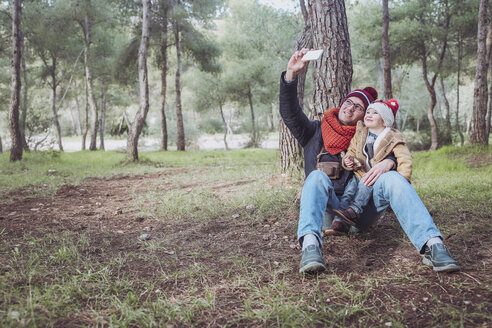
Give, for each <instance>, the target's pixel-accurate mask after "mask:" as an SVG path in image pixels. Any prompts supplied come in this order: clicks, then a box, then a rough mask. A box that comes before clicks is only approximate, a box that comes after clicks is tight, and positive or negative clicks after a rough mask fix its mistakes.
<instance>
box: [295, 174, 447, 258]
mask: <svg viewBox="0 0 492 328" xmlns="http://www.w3.org/2000/svg"><path fill="white" fill-rule="evenodd" d="M354 180H355V179H352V180H351V181H350V182H349V184H348V185H347V188H353V181H354ZM355 181H356V180H355ZM356 183H357V181H356V182H355V186H357V184H356ZM347 188H346V191H347ZM346 194H347V193H346ZM344 196H345V194H344ZM344 196H342V197H343V198H345V197H344ZM342 197H340V199H339V198H338V197H337V196H336V195H335V191H334V190H333V185H332V183H331V180H330V179H329V178H328V176H327V175H326V174H325V173H323V172H321V171H318V170H314V171H312V172H311V173H310V174H309V176H308V177H307V179H306V181H305V182H304V187H303V189H302V196H301V209H300V212H299V223H298V229H297V238H298V240H299V242H300V243H302V237H303V236H305V235H306V234H308V233H312V234H314V235H315V236H316V237H317V238H318V241H319V243H320V245H321V244H322V238H321V229H322V225H323V216H324V213H325V211H326V210H331V209H333V208H339V207H340V206H345V207H346V206H347V203H346V199H342ZM347 197H348V195H347ZM388 206H391V208H392V209H393V211H394V212H395V214H396V217H397V218H398V221H399V222H400V225H401V227H402V228H403V231H404V232H405V233H406V234H407V236H408V238H409V239H410V241H411V242H412V244H413V245H414V246H415V247H416V248H417V250H418V251H420V252H421V253H422V252H423V247H424V245H425V243H426V242H427V241H428V240H429V239H430V238H432V237H441V233H440V232H439V230H438V229H437V227H436V226H435V224H434V221H433V220H432V217H431V216H430V214H429V212H428V211H427V209H426V208H425V205H424V203H422V200H421V199H420V197H419V196H418V195H417V192H416V191H415V189H413V187H412V186H411V185H410V184H409V183H408V181H407V180H405V178H404V177H403V176H401V175H400V174H399V173H398V172H396V171H390V172H387V173H385V174H383V175H381V176H380V177H379V179H378V180H377V181H376V183H375V184H374V185H373V197H372V199H371V200H370V201H369V204H368V205H367V206H366V207H364V211H363V213H362V215H361V220H360V221H361V222H362V223H361V225H360V226H358V227H357V228H359V229H361V230H364V229H367V228H368V227H370V226H371V225H372V224H374V223H375V222H376V221H377V220H378V219H379V217H380V216H381V214H382V213H383V211H384V210H385V209H386V208H387V207H388Z"/></svg>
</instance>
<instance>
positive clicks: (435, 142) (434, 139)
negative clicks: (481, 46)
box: [420, 1, 451, 150]
mask: <svg viewBox="0 0 492 328" xmlns="http://www.w3.org/2000/svg"><path fill="white" fill-rule="evenodd" d="M445 6H446V17H445V23H444V24H445V26H444V29H445V33H446V34H445V35H444V40H443V45H442V47H441V52H440V54H439V58H438V60H437V67H436V68H435V72H434V76H433V77H432V79H431V80H430V81H429V77H428V75H427V56H428V55H429V54H428V53H427V49H426V46H425V43H424V40H422V41H421V46H420V51H421V57H420V58H421V61H422V73H423V78H424V82H425V86H426V88H427V91H429V95H430V97H431V103H430V105H429V109H428V111H427V118H428V119H429V124H430V127H431V147H430V150H436V149H438V148H439V130H438V127H437V124H436V120H435V118H434V108H435V106H436V102H437V101H436V89H435V85H436V80H437V77H438V75H439V73H440V72H441V67H442V63H443V61H444V56H445V54H446V49H447V45H448V32H449V22H450V20H451V14H450V12H449V8H448V2H447V1H445ZM420 24H421V25H424V23H423V19H422V17H421V18H420Z"/></svg>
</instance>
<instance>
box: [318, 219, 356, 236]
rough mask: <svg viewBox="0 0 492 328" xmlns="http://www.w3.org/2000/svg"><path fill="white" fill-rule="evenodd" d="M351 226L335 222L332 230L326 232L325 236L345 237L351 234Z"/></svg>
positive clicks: (331, 227)
mask: <svg viewBox="0 0 492 328" xmlns="http://www.w3.org/2000/svg"><path fill="white" fill-rule="evenodd" d="M349 230H350V226H348V225H346V224H345V223H343V222H341V221H333V223H332V224H331V226H330V228H328V229H327V230H325V232H324V235H325V236H345V235H347V234H348V233H349Z"/></svg>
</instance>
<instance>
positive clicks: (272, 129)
mask: <svg viewBox="0 0 492 328" xmlns="http://www.w3.org/2000/svg"><path fill="white" fill-rule="evenodd" d="M274 111H275V104H271V106H270V111H269V112H268V120H269V122H268V123H269V124H268V125H269V130H270V132H273V131H275V124H274V123H273V113H274Z"/></svg>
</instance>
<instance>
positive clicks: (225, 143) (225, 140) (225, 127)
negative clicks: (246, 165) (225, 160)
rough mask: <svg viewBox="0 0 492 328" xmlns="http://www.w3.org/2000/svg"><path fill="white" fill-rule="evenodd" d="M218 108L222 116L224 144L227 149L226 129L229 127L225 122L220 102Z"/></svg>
mask: <svg viewBox="0 0 492 328" xmlns="http://www.w3.org/2000/svg"><path fill="white" fill-rule="evenodd" d="M219 109H220V116H221V117H222V122H223V123H224V146H225V149H226V150H229V146H228V145H227V130H228V128H229V127H228V126H227V122H226V120H225V116H224V110H223V109H222V104H221V103H219Z"/></svg>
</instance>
